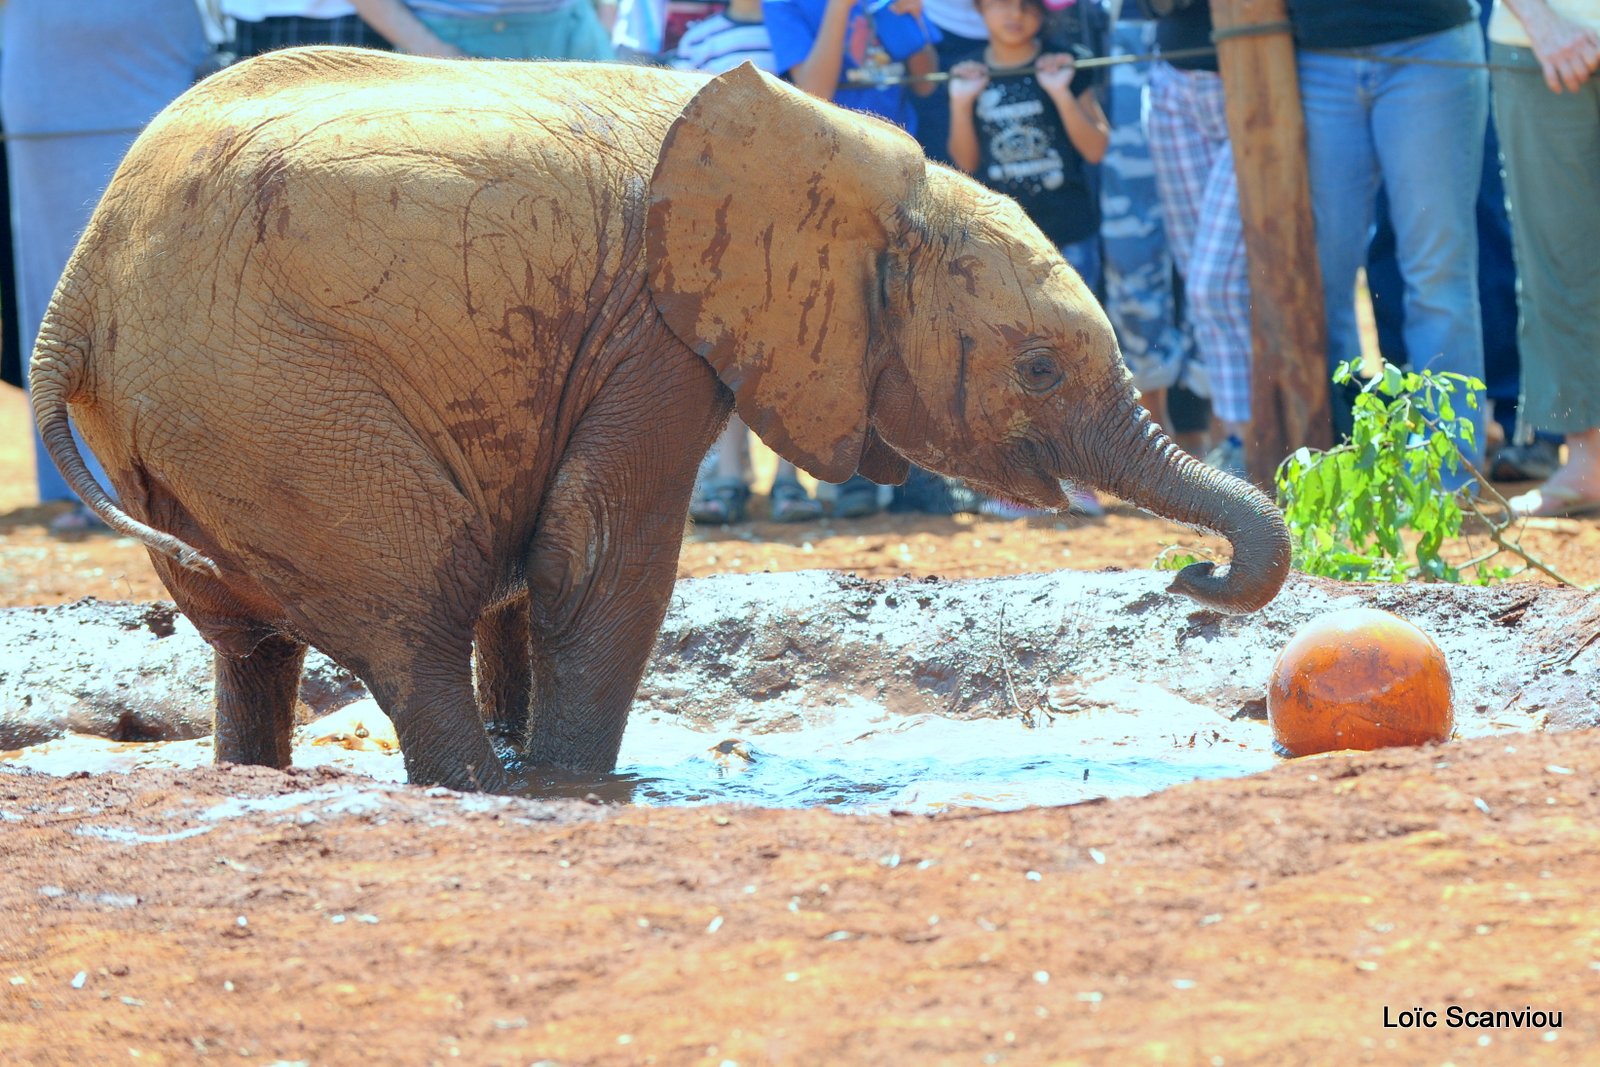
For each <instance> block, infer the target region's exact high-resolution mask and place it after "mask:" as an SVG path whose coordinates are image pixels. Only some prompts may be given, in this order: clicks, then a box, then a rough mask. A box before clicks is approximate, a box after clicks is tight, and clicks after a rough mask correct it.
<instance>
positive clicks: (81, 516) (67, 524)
mask: <svg viewBox="0 0 1600 1067" xmlns="http://www.w3.org/2000/svg"><path fill="white" fill-rule="evenodd" d="M108 529H110V527H108V526H107V525H106V524H105V523H103V522H101V521H100V516H98V515H96V514H95V513H94V512H92V511H90V510H89V509H88V508H87V507H85V506H84V505H82V504H78V505H77V506H75V507H74V508H73V509H72V510H71V511H63V512H62V513H61V514H59V515H57V516H56V517H55V518H53V519H51V520H50V532H51V533H52V534H57V535H69V536H70V535H72V534H86V533H104V532H105V531H106V530H108Z"/></svg>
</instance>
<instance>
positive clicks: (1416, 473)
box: [1276, 363, 1573, 585]
mask: <svg viewBox="0 0 1600 1067" xmlns="http://www.w3.org/2000/svg"><path fill="white" fill-rule="evenodd" d="M1333 380H1334V382H1336V383H1338V384H1345V383H1347V382H1351V381H1354V380H1356V374H1355V369H1354V367H1353V366H1352V365H1351V364H1349V363H1344V364H1341V365H1340V366H1339V369H1338V370H1336V371H1335V372H1334V375H1333ZM1483 388H1484V386H1483V383H1482V382H1481V381H1479V380H1478V379H1476V378H1471V377H1468V376H1466V375H1463V374H1455V373H1435V372H1431V371H1402V370H1400V369H1399V368H1398V367H1395V366H1386V367H1385V368H1384V370H1383V373H1382V374H1380V375H1377V376H1375V377H1373V378H1371V379H1369V380H1368V381H1367V382H1366V383H1365V384H1364V385H1363V386H1362V388H1361V392H1360V393H1359V394H1358V395H1357V396H1356V398H1355V402H1354V410H1353V414H1354V420H1353V421H1354V425H1353V428H1352V431H1351V434H1350V438H1349V440H1347V441H1345V442H1343V443H1341V444H1339V445H1336V446H1335V447H1333V448H1331V449H1328V450H1327V451H1319V450H1314V449H1309V448H1301V449H1298V450H1296V451H1295V453H1294V454H1293V455H1291V456H1290V457H1289V458H1288V459H1286V460H1284V461H1283V464H1282V465H1281V466H1279V468H1278V472H1277V478H1276V481H1277V488H1278V495H1279V501H1280V503H1281V505H1282V507H1283V512H1284V519H1285V521H1287V523H1288V525H1289V533H1290V537H1291V539H1292V540H1293V542H1294V546H1295V564H1296V566H1297V567H1299V568H1300V569H1301V570H1303V571H1305V572H1306V573H1308V574H1317V575H1322V576H1324V577H1329V578H1340V579H1344V580H1347V581H1376V582H1403V581H1407V580H1410V579H1414V578H1420V579H1423V580H1427V581H1445V582H1459V581H1463V580H1464V578H1463V575H1464V574H1467V573H1470V575H1471V580H1472V581H1475V582H1477V583H1479V584H1487V583H1489V582H1492V581H1496V580H1499V579H1504V578H1508V577H1513V576H1514V575H1515V574H1518V573H1522V571H1525V570H1527V569H1529V568H1532V569H1535V570H1538V571H1541V572H1543V573H1545V574H1547V575H1549V576H1550V577H1552V578H1554V579H1555V580H1557V581H1559V582H1562V583H1564V584H1568V585H1571V584H1573V583H1572V582H1570V581H1569V580H1568V579H1566V578H1564V577H1563V576H1562V575H1560V574H1558V573H1556V572H1555V571H1554V570H1553V569H1552V568H1551V567H1550V566H1549V565H1547V564H1545V563H1544V562H1543V561H1541V560H1539V559H1537V558H1535V557H1534V556H1533V555H1531V554H1530V553H1529V552H1528V551H1527V550H1525V549H1524V548H1523V547H1522V545H1521V543H1520V542H1519V541H1518V540H1517V539H1515V538H1513V537H1508V536H1507V531H1508V530H1510V529H1511V528H1512V527H1513V526H1514V525H1516V524H1517V520H1516V519H1515V518H1514V516H1513V515H1512V512H1511V509H1510V506H1509V505H1508V504H1507V502H1506V500H1505V498H1504V497H1502V496H1501V495H1500V494H1499V492H1497V491H1496V490H1495V489H1494V487H1493V486H1492V485H1490V484H1489V481H1488V479H1486V478H1484V477H1483V475H1482V473H1481V472H1480V471H1479V470H1478V469H1477V468H1476V467H1475V466H1474V465H1473V464H1472V462H1471V461H1470V460H1468V459H1467V457H1466V455H1465V454H1464V452H1465V450H1471V449H1473V447H1474V445H1475V443H1476V442H1475V437H1474V428H1473V423H1472V419H1471V417H1470V416H1469V415H1458V414H1457V406H1456V405H1457V402H1458V400H1459V401H1461V402H1464V403H1465V405H1466V407H1467V408H1469V409H1474V410H1475V409H1477V408H1478V407H1479V395H1480V394H1481V393H1482V392H1483ZM1463 446H1465V449H1464V448H1463ZM1447 478H1448V479H1449V482H1450V485H1449V487H1447V486H1446V479H1447ZM1474 481H1475V482H1476V484H1477V485H1478V486H1479V487H1481V489H1482V491H1483V495H1484V497H1485V498H1486V499H1487V500H1489V501H1490V502H1491V503H1492V504H1493V505H1494V508H1493V512H1486V511H1485V510H1484V509H1483V508H1482V507H1481V506H1480V502H1479V499H1478V498H1477V497H1476V496H1475V495H1473V494H1472V493H1470V492H1463V491H1460V490H1459V489H1458V486H1460V487H1470V486H1472V485H1473V483H1474ZM1467 514H1472V515H1474V516H1476V517H1477V518H1478V519H1479V520H1480V521H1481V522H1482V523H1483V525H1484V526H1485V527H1486V528H1487V530H1488V531H1489V537H1490V540H1491V542H1492V543H1493V545H1494V550H1493V551H1491V552H1488V553H1486V554H1484V555H1482V556H1479V557H1477V558H1474V559H1470V560H1467V561H1465V562H1464V563H1462V564H1461V565H1459V566H1457V565H1454V564H1452V563H1450V562H1449V561H1448V560H1446V559H1445V558H1444V556H1443V555H1442V554H1441V549H1442V548H1443V547H1444V545H1445V543H1446V542H1447V541H1448V540H1450V539H1451V538H1454V537H1456V536H1457V535H1459V534H1460V532H1461V527H1462V523H1463V521H1464V519H1465V517H1466V515H1467ZM1407 530H1410V531H1412V532H1414V533H1415V534H1416V535H1417V537H1416V541H1415V544H1414V546H1413V547H1412V548H1411V549H1410V550H1409V551H1408V550H1407V548H1406V544H1405V539H1404V537H1403V536H1402V534H1403V531H1407ZM1503 553H1509V554H1511V555H1513V556H1516V557H1519V558H1520V559H1521V560H1522V561H1523V563H1524V566H1523V567H1522V568H1521V569H1520V570H1513V569H1512V568H1509V567H1506V566H1503V565H1496V564H1494V562H1493V561H1494V560H1496V559H1497V558H1498V557H1499V556H1501V555H1502V554H1503Z"/></svg>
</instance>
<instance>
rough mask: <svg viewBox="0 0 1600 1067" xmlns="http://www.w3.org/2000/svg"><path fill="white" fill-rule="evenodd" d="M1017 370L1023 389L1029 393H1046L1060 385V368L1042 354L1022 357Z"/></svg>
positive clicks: (1037, 353) (1036, 353)
mask: <svg viewBox="0 0 1600 1067" xmlns="http://www.w3.org/2000/svg"><path fill="white" fill-rule="evenodd" d="M1017 370H1018V371H1019V372H1020V373H1021V375H1022V386H1023V388H1024V389H1027V390H1028V391H1029V392H1030V393H1046V392H1049V391H1050V390H1051V389H1054V388H1055V387H1056V386H1058V385H1060V384H1061V368H1060V367H1059V366H1058V365H1057V364H1056V361H1055V359H1054V358H1053V357H1051V356H1048V355H1045V354H1044V353H1043V352H1035V353H1034V354H1033V355H1031V356H1024V357H1023V359H1022V362H1021V363H1020V364H1018V366H1017Z"/></svg>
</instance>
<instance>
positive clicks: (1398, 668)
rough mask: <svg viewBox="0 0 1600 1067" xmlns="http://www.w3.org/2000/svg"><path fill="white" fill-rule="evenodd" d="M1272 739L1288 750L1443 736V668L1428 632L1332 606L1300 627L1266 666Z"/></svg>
mask: <svg viewBox="0 0 1600 1067" xmlns="http://www.w3.org/2000/svg"><path fill="white" fill-rule="evenodd" d="M1267 719H1268V720H1269V721H1270V722H1271V723H1272V739H1273V741H1274V742H1275V744H1276V746H1277V748H1278V750H1279V752H1280V753H1282V754H1283V755H1287V756H1309V755H1312V754H1313V753H1317V752H1332V751H1334V750H1336V749H1344V748H1359V749H1373V748H1390V747H1393V746H1395V745H1420V744H1423V743H1425V742H1428V741H1446V740H1449V738H1450V731H1451V730H1452V729H1453V728H1454V726H1455V715H1454V712H1453V710H1452V708H1451V692H1450V668H1449V666H1448V665H1447V664H1446V663H1445V661H1444V653H1443V652H1440V651H1439V646H1438V645H1436V644H1434V643H1433V638H1431V637H1429V636H1428V635H1427V634H1425V633H1423V632H1422V631H1421V630H1419V629H1417V627H1415V626H1414V625H1412V624H1411V623H1409V622H1407V621H1406V620H1405V619H1402V618H1400V616H1398V615H1393V614H1390V613H1389V612H1387V611H1378V610H1376V609H1374V608H1351V609H1349V610H1346V611H1332V612H1329V613H1328V614H1326V615H1323V616H1321V617H1319V618H1315V619H1312V620H1311V621H1310V622H1308V623H1306V624H1305V625H1304V626H1302V627H1300V629H1299V631H1297V632H1296V633H1295V635H1294V638H1293V639H1292V640H1291V641H1290V642H1289V643H1288V644H1287V645H1285V646H1284V649H1283V651H1282V652H1280V653H1279V654H1278V660H1277V662H1276V663H1274V664H1273V665H1272V681H1271V683H1270V684H1269V685H1268V687H1267Z"/></svg>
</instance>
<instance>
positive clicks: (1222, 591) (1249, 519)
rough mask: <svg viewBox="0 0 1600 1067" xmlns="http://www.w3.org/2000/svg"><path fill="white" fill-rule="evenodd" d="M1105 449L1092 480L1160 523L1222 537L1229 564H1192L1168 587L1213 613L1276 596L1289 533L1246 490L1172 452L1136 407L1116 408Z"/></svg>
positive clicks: (1268, 504)
mask: <svg viewBox="0 0 1600 1067" xmlns="http://www.w3.org/2000/svg"><path fill="white" fill-rule="evenodd" d="M1119 411H1120V412H1121V414H1119V416H1118V417H1117V421H1118V423H1119V425H1118V426H1117V428H1116V429H1114V430H1113V432H1112V433H1111V434H1110V435H1109V436H1110V441H1109V442H1107V443H1108V444H1109V445H1110V447H1104V448H1097V449H1096V450H1095V451H1096V456H1097V460H1098V462H1096V463H1095V466H1096V467H1097V468H1098V470H1097V473H1098V474H1099V475H1100V477H1099V478H1097V479H1096V481H1097V482H1098V483H1099V484H1100V485H1101V486H1102V487H1103V488H1105V489H1106V490H1107V491H1109V492H1112V493H1115V494H1116V495H1117V496H1119V497H1121V498H1123V499H1124V500H1127V501H1129V502H1131V503H1134V504H1137V505H1139V506H1140V507H1143V508H1148V509H1149V510H1150V511H1153V512H1155V513H1156V514H1157V515H1160V516H1162V517H1163V518H1167V519H1172V520H1173V521H1175V522H1181V523H1184V524H1185V525H1188V526H1196V527H1199V528H1201V529H1205V530H1209V531H1212V532H1214V533H1217V534H1220V535H1222V536H1223V537H1226V538H1227V539H1228V541H1229V542H1230V543H1231V544H1232V545H1233V559H1232V561H1231V562H1229V563H1228V564H1226V565H1224V566H1221V567H1218V566H1216V565H1214V564H1211V563H1194V564H1191V565H1189V566H1187V567H1185V568H1184V569H1183V570H1181V571H1179V572H1178V574H1177V576H1176V577H1175V578H1174V579H1173V581H1172V584H1171V585H1170V586H1168V589H1169V590H1170V591H1171V592H1174V593H1183V594H1185V595H1186V596H1190V597H1193V598H1194V599H1196V600H1198V601H1200V602H1201V603H1202V604H1206V605H1207V606H1209V607H1212V608H1216V609H1217V610H1219V611H1227V612H1245V611H1254V610H1256V609H1257V608H1259V607H1261V606H1262V605H1264V604H1266V603H1267V602H1268V601H1270V600H1271V599H1272V598H1273V597H1274V596H1276V595H1277V593H1278V589H1279V588H1280V587H1281V586H1282V585H1283V581H1284V579H1285V578H1286V577H1288V574H1289V557H1290V547H1289V529H1288V527H1287V526H1285V525H1284V521H1283V515H1282V513H1280V512H1279V511H1278V509H1277V508H1276V507H1275V506H1273V503H1272V501H1271V500H1269V499H1267V497H1266V495H1265V494H1263V493H1262V492H1261V491H1260V490H1258V489H1256V488H1255V487H1254V486H1251V485H1248V484H1246V483H1245V482H1242V481H1240V480H1239V479H1237V478H1235V477H1233V476H1231V475H1228V474H1224V473H1222V472H1221V471H1218V470H1213V469H1212V468H1210V467H1207V466H1206V465H1205V464H1203V463H1201V462H1199V461H1198V460H1196V459H1195V458H1194V457H1192V456H1190V455H1189V454H1188V453H1187V452H1185V451H1184V450H1183V449H1181V448H1179V447H1178V446H1177V445H1176V444H1174V443H1173V442H1172V440H1171V439H1170V438H1169V437H1167V435H1166V434H1165V433H1164V432H1162V430H1161V428H1160V427H1159V426H1157V425H1156V424H1155V423H1154V422H1152V421H1151V420H1150V418H1149V416H1148V415H1147V414H1146V413H1145V411H1144V409H1143V408H1142V407H1139V406H1138V405H1137V404H1131V403H1130V404H1126V405H1122V406H1119Z"/></svg>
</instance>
